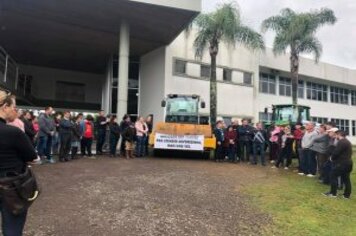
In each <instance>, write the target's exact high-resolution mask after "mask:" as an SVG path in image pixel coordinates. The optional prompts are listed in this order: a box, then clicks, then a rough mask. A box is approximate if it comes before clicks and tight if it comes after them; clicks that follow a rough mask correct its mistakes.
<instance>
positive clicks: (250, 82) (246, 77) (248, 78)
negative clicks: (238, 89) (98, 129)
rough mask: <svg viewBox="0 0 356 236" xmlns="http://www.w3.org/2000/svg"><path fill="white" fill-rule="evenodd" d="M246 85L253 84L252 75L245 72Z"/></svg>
mask: <svg viewBox="0 0 356 236" xmlns="http://www.w3.org/2000/svg"><path fill="white" fill-rule="evenodd" d="M244 84H252V73H248V72H244Z"/></svg>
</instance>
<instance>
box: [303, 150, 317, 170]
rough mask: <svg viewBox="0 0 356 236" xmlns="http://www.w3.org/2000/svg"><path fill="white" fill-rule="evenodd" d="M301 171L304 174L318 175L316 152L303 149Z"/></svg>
mask: <svg viewBox="0 0 356 236" xmlns="http://www.w3.org/2000/svg"><path fill="white" fill-rule="evenodd" d="M300 167H301V168H300V171H302V172H303V173H304V174H306V175H308V174H312V175H316V169H317V164H316V157H315V152H314V151H313V150H310V149H303V155H302V156H301V158H300Z"/></svg>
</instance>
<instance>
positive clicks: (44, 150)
mask: <svg viewBox="0 0 356 236" xmlns="http://www.w3.org/2000/svg"><path fill="white" fill-rule="evenodd" d="M52 112H53V109H52V107H46V108H45V113H44V114H41V115H40V116H39V117H38V126H39V128H40V129H39V132H38V138H39V140H38V145H37V150H38V155H39V156H40V157H41V158H42V157H47V161H48V162H49V163H55V161H54V160H53V159H52V156H51V149H52V137H53V135H54V130H55V125H54V121H53V119H52V117H51V115H52Z"/></svg>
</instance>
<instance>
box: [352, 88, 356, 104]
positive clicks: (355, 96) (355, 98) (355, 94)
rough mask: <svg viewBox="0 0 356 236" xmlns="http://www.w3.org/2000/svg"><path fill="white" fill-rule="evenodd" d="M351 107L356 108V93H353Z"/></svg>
mask: <svg viewBox="0 0 356 236" xmlns="http://www.w3.org/2000/svg"><path fill="white" fill-rule="evenodd" d="M351 105H352V106H356V91H355V90H353V91H351Z"/></svg>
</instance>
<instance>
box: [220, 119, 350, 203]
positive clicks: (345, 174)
mask: <svg viewBox="0 0 356 236" xmlns="http://www.w3.org/2000/svg"><path fill="white" fill-rule="evenodd" d="M214 134H215V137H216V152H215V161H216V162H224V161H229V162H232V163H238V162H248V163H250V164H252V165H257V164H258V162H260V163H261V165H262V166H266V165H267V164H266V160H265V152H266V150H267V149H268V152H269V161H270V163H271V165H272V168H274V169H278V168H282V167H283V168H284V169H285V170H289V169H290V168H291V164H292V159H293V157H294V158H295V159H297V161H298V164H297V165H298V166H297V168H296V172H297V173H298V174H299V175H301V176H307V177H316V176H317V174H318V175H319V176H318V179H319V181H320V183H323V184H326V185H330V191H329V192H327V193H325V194H324V195H325V196H328V197H336V196H337V189H338V188H344V194H343V197H344V198H345V199H349V198H350V196H351V180H350V174H351V172H352V168H353V162H352V145H351V143H350V141H349V140H347V139H346V135H347V134H346V132H345V131H343V130H339V129H338V128H336V126H335V124H334V123H332V122H328V123H326V124H319V125H318V126H317V127H316V125H315V124H314V123H313V122H305V123H304V124H302V123H296V124H295V125H294V126H293V127H290V126H289V125H274V124H272V125H271V126H270V127H268V128H267V129H265V128H264V127H263V124H262V123H257V124H256V125H255V127H253V126H251V125H250V124H249V121H248V120H247V119H243V120H242V124H241V125H239V123H238V121H237V120H232V124H231V125H229V126H228V127H225V123H224V121H223V120H219V121H218V122H217V124H216V128H215V130H214Z"/></svg>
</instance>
